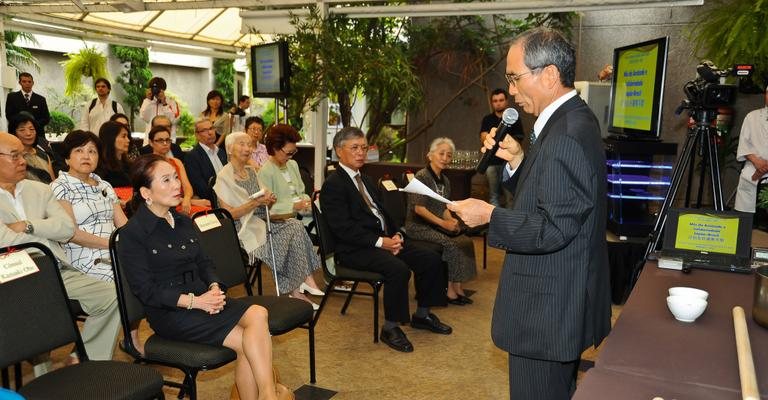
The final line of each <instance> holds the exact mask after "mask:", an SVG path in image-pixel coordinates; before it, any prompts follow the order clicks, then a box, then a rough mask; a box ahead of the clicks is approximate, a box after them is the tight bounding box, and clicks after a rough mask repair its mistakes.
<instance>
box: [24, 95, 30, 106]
mask: <svg viewBox="0 0 768 400" xmlns="http://www.w3.org/2000/svg"><path fill="white" fill-rule="evenodd" d="M24 102H25V103H27V104H29V93H24Z"/></svg>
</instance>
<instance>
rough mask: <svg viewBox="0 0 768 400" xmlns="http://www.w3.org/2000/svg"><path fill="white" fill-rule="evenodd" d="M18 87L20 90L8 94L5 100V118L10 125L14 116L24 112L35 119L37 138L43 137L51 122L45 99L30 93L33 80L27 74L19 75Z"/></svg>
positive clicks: (33, 84)
mask: <svg viewBox="0 0 768 400" xmlns="http://www.w3.org/2000/svg"><path fill="white" fill-rule="evenodd" d="M19 85H20V86H21V90H19V91H18V92H11V93H8V97H6V99H5V118H6V119H7V120H8V122H9V123H10V122H11V119H12V118H13V117H14V116H16V114H18V113H20V112H22V111H26V112H28V113H29V114H31V115H32V116H33V117H35V122H36V123H37V136H42V137H45V126H46V125H48V122H50V121H51V115H50V114H49V113H48V104H47V103H46V102H45V97H43V96H40V95H39V94H37V93H33V92H32V87H33V86H35V80H34V79H33V78H32V74H30V73H29V72H22V73H20V74H19Z"/></svg>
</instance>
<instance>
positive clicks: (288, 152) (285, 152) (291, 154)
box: [280, 149, 299, 157]
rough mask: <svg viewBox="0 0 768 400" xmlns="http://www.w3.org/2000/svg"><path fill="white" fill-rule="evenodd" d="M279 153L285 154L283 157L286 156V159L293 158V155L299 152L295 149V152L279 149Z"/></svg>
mask: <svg viewBox="0 0 768 400" xmlns="http://www.w3.org/2000/svg"><path fill="white" fill-rule="evenodd" d="M280 151H282V152H283V154H285V155H286V156H288V157H293V156H295V155H296V153H298V152H299V149H296V150H294V151H285V150H283V149H280Z"/></svg>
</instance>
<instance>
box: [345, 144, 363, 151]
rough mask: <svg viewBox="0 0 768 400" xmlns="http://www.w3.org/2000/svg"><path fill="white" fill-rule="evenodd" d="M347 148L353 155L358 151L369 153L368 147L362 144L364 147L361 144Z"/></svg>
mask: <svg viewBox="0 0 768 400" xmlns="http://www.w3.org/2000/svg"><path fill="white" fill-rule="evenodd" d="M347 148H348V149H349V150H350V151H352V152H353V153H357V152H358V151H362V152H363V153H365V152H367V151H368V145H367V144H362V145H361V144H356V145H352V146H349V147H347Z"/></svg>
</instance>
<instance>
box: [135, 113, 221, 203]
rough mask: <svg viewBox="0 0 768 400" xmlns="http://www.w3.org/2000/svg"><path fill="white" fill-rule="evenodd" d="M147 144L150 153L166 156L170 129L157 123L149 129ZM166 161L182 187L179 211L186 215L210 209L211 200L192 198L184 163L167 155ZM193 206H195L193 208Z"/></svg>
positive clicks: (192, 193)
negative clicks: (150, 149) (172, 168)
mask: <svg viewBox="0 0 768 400" xmlns="http://www.w3.org/2000/svg"><path fill="white" fill-rule="evenodd" d="M149 145H150V146H152V153H153V154H156V155H159V156H163V157H166V156H167V154H168V152H169V151H170V150H171V129H170V128H168V127H166V126H162V125H158V126H156V127H154V128H152V129H150V131H149ZM168 163H169V164H171V165H173V167H174V168H176V174H177V175H178V176H179V180H180V181H181V188H182V196H183V198H182V200H181V204H180V205H179V207H180V210H179V211H180V212H183V213H185V214H187V215H192V214H194V213H195V212H197V211H202V210H205V209H210V207H211V202H210V201H208V200H206V199H193V198H192V197H193V196H194V194H195V193H194V192H193V191H192V184H191V183H189V178H188V177H187V171H186V170H185V169H184V164H182V163H181V161H180V160H179V159H178V158H176V157H168ZM193 206H195V208H193Z"/></svg>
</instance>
